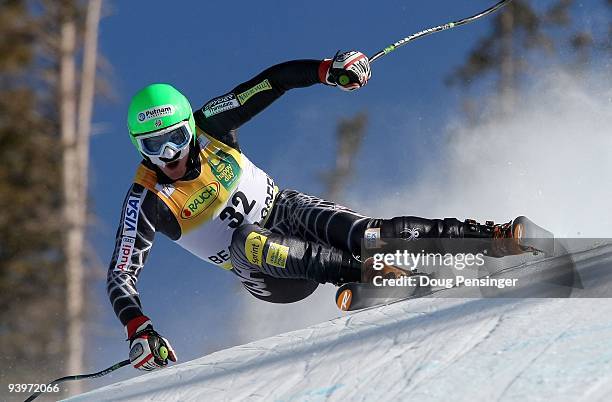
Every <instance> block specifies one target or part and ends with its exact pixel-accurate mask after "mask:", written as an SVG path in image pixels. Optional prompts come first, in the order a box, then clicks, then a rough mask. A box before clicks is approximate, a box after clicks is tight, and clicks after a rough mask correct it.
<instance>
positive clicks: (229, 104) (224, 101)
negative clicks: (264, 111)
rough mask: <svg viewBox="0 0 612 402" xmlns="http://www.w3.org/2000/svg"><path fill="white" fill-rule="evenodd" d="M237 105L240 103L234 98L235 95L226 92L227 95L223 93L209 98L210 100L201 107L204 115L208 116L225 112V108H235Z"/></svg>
mask: <svg viewBox="0 0 612 402" xmlns="http://www.w3.org/2000/svg"><path fill="white" fill-rule="evenodd" d="M239 106H240V103H239V102H238V100H237V99H236V95H234V94H227V95H223V96H220V97H218V98H215V99H213V100H211V101H210V102H208V103H207V104H206V105H204V107H203V108H202V112H203V113H204V116H206V117H210V116H214V115H216V114H219V113H222V112H225V111H227V110H231V109H234V108H237V107H239Z"/></svg>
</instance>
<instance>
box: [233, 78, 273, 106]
mask: <svg viewBox="0 0 612 402" xmlns="http://www.w3.org/2000/svg"><path fill="white" fill-rule="evenodd" d="M269 89H272V85H270V81H268V79H267V78H266V79H265V80H263V81H262V82H260V83H259V84H257V85H255V86H254V87H252V88H249V89H247V90H246V91H244V92H242V93H239V94H238V101H240V104H241V105H244V104H245V103H246V102H247V101H248V100H249V99H250V98H251V97H252V96H253V95H255V94H256V93H258V92H262V91H267V90H269Z"/></svg>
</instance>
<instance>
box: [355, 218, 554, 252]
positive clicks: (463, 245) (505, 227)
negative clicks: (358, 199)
mask: <svg viewBox="0 0 612 402" xmlns="http://www.w3.org/2000/svg"><path fill="white" fill-rule="evenodd" d="M366 230H368V231H373V234H374V236H375V237H380V238H396V239H407V240H417V239H419V238H428V239H455V238H457V239H473V240H472V241H469V242H458V243H455V244H451V243H450V242H445V246H444V247H445V248H444V249H442V248H441V249H439V250H428V251H434V252H435V251H440V252H451V253H484V254H486V255H488V256H490V257H504V256H507V255H516V254H522V253H525V252H529V251H534V250H539V251H544V252H546V253H552V252H553V248H554V242H553V240H554V239H553V234H552V233H550V232H548V231H547V230H545V229H543V228H541V227H539V226H538V225H536V224H535V223H533V222H531V221H530V220H529V219H527V218H526V217H524V216H519V217H518V218H516V219H514V220H512V221H510V222H507V223H504V224H495V223H493V222H492V221H487V222H486V223H485V224H481V223H478V222H476V221H475V220H472V219H466V220H465V221H463V222H462V221H460V220H458V219H455V218H445V219H425V218H419V217H415V216H398V217H395V218H391V219H372V220H371V221H370V222H369V223H368V226H367V229H366ZM355 240H356V239H353V241H355ZM429 245H430V246H434V247H435V245H436V243H435V242H429Z"/></svg>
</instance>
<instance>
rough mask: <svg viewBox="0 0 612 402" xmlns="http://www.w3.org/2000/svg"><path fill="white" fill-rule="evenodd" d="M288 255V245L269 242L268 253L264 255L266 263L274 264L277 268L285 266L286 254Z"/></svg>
mask: <svg viewBox="0 0 612 402" xmlns="http://www.w3.org/2000/svg"><path fill="white" fill-rule="evenodd" d="M288 255H289V247H287V246H283V245H282V244H278V243H270V245H269V246H268V253H267V255H266V263H268V264H270V265H274V266H275V267H278V268H285V266H286V265H287V256H288Z"/></svg>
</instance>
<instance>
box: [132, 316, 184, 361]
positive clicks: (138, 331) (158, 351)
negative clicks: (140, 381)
mask: <svg viewBox="0 0 612 402" xmlns="http://www.w3.org/2000/svg"><path fill="white" fill-rule="evenodd" d="M126 331H127V335H128V339H129V341H130V362H131V363H132V366H134V368H137V369H139V370H145V371H152V370H155V369H158V368H162V367H164V366H166V365H168V360H172V361H173V362H175V361H176V353H174V349H172V346H170V342H168V340H167V339H166V338H164V337H162V336H160V335H159V334H158V333H157V332H156V331H155V330H154V329H153V325H152V324H151V320H149V318H148V317H146V316H144V315H142V316H140V317H136V318H134V319H132V320H130V322H128V324H127V326H126Z"/></svg>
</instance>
